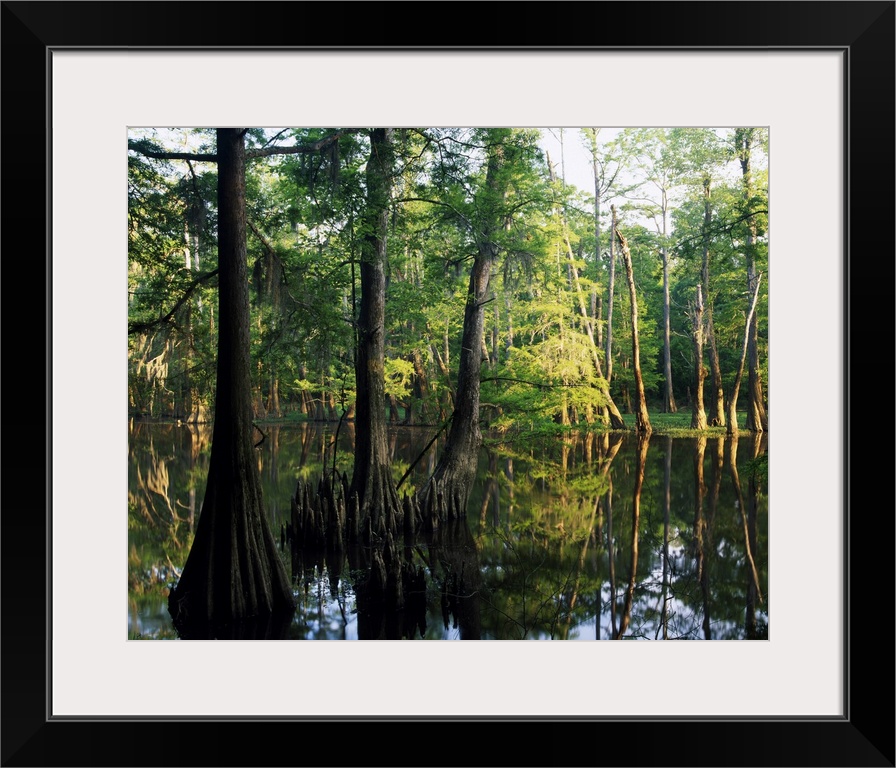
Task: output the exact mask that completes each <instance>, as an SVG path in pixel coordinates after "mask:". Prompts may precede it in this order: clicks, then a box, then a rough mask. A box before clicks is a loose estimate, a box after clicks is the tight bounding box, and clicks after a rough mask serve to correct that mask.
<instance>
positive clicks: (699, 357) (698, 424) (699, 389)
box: [691, 285, 706, 429]
mask: <svg viewBox="0 0 896 768" xmlns="http://www.w3.org/2000/svg"><path fill="white" fill-rule="evenodd" d="M691 312H692V316H691V319H692V322H693V324H694V395H693V397H694V402H693V404H692V406H691V429H706V410H705V409H704V407H703V382H704V380H705V379H706V368H705V367H704V365H703V292H702V290H701V287H700V286H699V285H698V286H697V301H696V302H695V303H694V304H693V305H692V307H691Z"/></svg>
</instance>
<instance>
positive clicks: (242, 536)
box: [168, 128, 295, 636]
mask: <svg viewBox="0 0 896 768" xmlns="http://www.w3.org/2000/svg"><path fill="white" fill-rule="evenodd" d="M218 215H219V222H218V233H219V234H218V260H219V287H218V301H219V312H218V314H219V318H220V320H219V322H220V328H219V331H218V362H217V385H216V392H215V423H214V432H213V437H212V450H211V457H210V460H209V471H208V478H207V482H206V489H205V497H204V500H203V503H202V510H201V513H200V516H199V523H198V525H197V528H196V537H195V539H194V540H193V545H192V547H191V548H190V553H189V555H188V557H187V562H186V564H185V565H184V569H183V572H182V574H181V577H180V580H179V581H178V583H177V585H176V586H175V587H174V589H172V590H171V593H170V595H169V598H168V610H169V612H170V613H171V616H172V618H173V620H174V623H175V625H176V626H178V628H179V631H181V629H182V630H183V632H184V634H185V635H186V636H204V635H206V633H208V634H212V635H214V636H217V635H218V634H219V632H218V630H217V629H216V627H220V626H221V625H230V626H231V628H232V627H233V626H234V625H235V624H237V623H239V622H242V621H244V620H250V619H258V618H261V617H265V616H268V617H269V616H271V615H272V614H275V613H290V614H291V612H292V611H293V610H295V601H294V598H293V594H292V588H291V585H290V581H289V577H288V576H287V573H286V569H285V567H284V565H283V562H282V560H281V559H280V555H279V553H278V551H277V545H276V542H275V541H274V537H273V535H272V533H271V530H270V527H269V525H268V521H267V518H266V517H265V513H264V506H263V503H262V492H261V481H260V478H259V475H258V463H257V459H256V455H255V450H254V448H253V433H252V430H253V426H252V386H251V377H250V359H249V283H248V274H247V267H246V219H245V148H244V144H243V132H242V130H241V129H238V128H219V129H218ZM224 634H226V632H225V633H224Z"/></svg>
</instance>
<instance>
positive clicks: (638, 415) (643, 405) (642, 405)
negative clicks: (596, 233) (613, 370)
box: [615, 229, 653, 435]
mask: <svg viewBox="0 0 896 768" xmlns="http://www.w3.org/2000/svg"><path fill="white" fill-rule="evenodd" d="M615 233H616V237H617V238H618V240H619V245H620V246H621V247H622V260H623V262H624V264H625V278H626V280H627V282H628V293H629V298H630V302H629V303H630V304H631V316H632V365H633V367H634V373H635V395H636V400H637V402H636V404H635V407H636V411H635V430H636V431H637V433H638V434H639V435H649V434H650V433H651V431H652V430H653V427H651V426H650V414H649V413H648V412H647V397H646V396H645V394H644V379H643V378H642V376H641V351H640V345H639V342H638V296H637V293H636V291H635V275H634V270H633V269H632V254H631V251H630V250H629V247H628V240H626V238H625V235H623V234H622V233H621V232H620V231H619V230H618V229H616V230H615Z"/></svg>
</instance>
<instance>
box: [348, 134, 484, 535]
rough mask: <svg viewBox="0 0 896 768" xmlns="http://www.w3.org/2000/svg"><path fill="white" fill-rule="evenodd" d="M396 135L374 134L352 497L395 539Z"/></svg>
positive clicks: (373, 526)
mask: <svg viewBox="0 0 896 768" xmlns="http://www.w3.org/2000/svg"><path fill="white" fill-rule="evenodd" d="M392 134H393V129H391V128H375V129H373V130H372V131H371V134H370V159H369V160H368V162H367V205H366V211H365V217H364V223H363V229H364V239H363V242H362V248H363V251H362V256H361V303H360V307H359V316H358V354H357V359H356V362H355V381H356V386H357V400H356V411H355V423H356V425H357V429H356V438H355V460H354V468H353V473H352V484H351V494H352V496H354V495H355V494H357V498H358V501H359V503H360V508H359V510H358V511H357V513H358V515H359V519H358V522H359V524H360V527H361V529H362V530H365V531H368V532H370V533H373V534H377V535H380V536H382V535H384V534H385V533H386V531H389V532H391V533H392V534H393V535H395V534H396V533H397V532H398V528H399V522H400V521H399V509H400V507H399V503H398V494H397V492H396V490H395V483H394V481H393V479H392V468H391V465H390V462H389V452H388V445H387V441H386V412H385V403H386V398H385V372H384V366H385V362H384V361H385V325H386V234H387V231H388V225H389V203H390V196H391V190H392V166H393V162H394V159H393V146H392ZM477 349H478V347H477Z"/></svg>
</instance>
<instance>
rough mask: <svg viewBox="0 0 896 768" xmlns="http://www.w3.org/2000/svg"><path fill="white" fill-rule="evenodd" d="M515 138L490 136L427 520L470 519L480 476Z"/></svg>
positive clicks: (500, 132) (425, 505) (500, 133)
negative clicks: (453, 387)
mask: <svg viewBox="0 0 896 768" xmlns="http://www.w3.org/2000/svg"><path fill="white" fill-rule="evenodd" d="M508 136H509V131H507V130H506V129H491V130H490V131H489V137H488V139H489V140H488V144H489V148H488V165H487V169H486V178H485V195H486V197H487V199H486V200H485V201H483V205H484V206H485V208H486V210H485V211H483V212H482V213H481V214H480V216H481V224H480V226H479V228H478V229H479V232H478V237H477V241H478V242H477V252H476V257H475V259H474V261H473V267H472V269H471V271H470V283H469V287H468V289H467V303H466V306H465V307H464V326H463V334H462V337H461V351H460V363H459V368H458V373H457V394H456V395H455V398H454V415H453V418H452V420H451V430H450V432H449V433H448V439H447V441H446V443H445V448H444V449H443V451H442V454H441V456H440V457H439V463H438V464H437V465H436V469H435V472H434V473H433V475H432V477H431V478H430V481H429V483H428V484H427V485H426V487H425V488H424V489H423V490H422V491H421V493H420V495H419V498H420V507H421V509H422V510H423V515H424V519H425V520H427V521H433V522H435V521H436V520H446V519H447V520H451V519H457V518H461V517H465V516H466V509H467V501H468V499H469V492H470V487H471V486H472V484H473V480H474V479H475V477H476V465H477V463H478V458H479V447H480V445H481V444H482V433H481V432H480V429H479V373H480V368H481V365H482V355H481V351H480V349H481V346H482V329H483V325H484V321H485V317H484V316H485V308H484V303H485V301H486V299H487V298H488V286H489V279H490V277H491V268H492V264H493V263H494V261H495V259H496V258H497V255H498V244H497V243H496V242H495V239H494V236H495V234H496V233H497V232H498V230H500V228H501V227H502V225H503V219H504V217H503V213H502V207H503V201H504V196H505V193H506V181H505V180H504V179H503V178H502V177H503V173H502V171H503V168H504V164H505V156H504V147H503V144H502V141H503V140H504V139H506V138H507V137H508Z"/></svg>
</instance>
